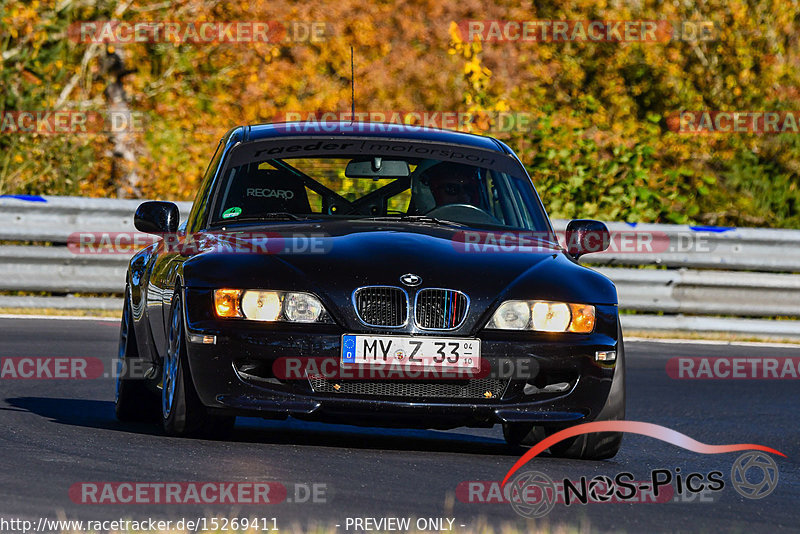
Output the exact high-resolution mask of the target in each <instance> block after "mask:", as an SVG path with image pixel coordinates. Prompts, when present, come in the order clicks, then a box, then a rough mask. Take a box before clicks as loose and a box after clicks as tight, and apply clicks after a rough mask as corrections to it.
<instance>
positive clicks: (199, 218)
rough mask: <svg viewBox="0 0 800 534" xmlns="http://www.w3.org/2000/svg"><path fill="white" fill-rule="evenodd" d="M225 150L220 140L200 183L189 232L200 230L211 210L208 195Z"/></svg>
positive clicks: (190, 216) (189, 220)
mask: <svg viewBox="0 0 800 534" xmlns="http://www.w3.org/2000/svg"><path fill="white" fill-rule="evenodd" d="M223 148H224V146H223V143H222V140H220V142H219V144H217V150H216V152H214V157H212V158H211V162H210V163H209V164H208V168H207V169H206V172H205V174H204V175H203V180H202V181H201V182H200V188H199V189H198V190H197V195H195V197H194V203H193V204H192V211H191V212H189V218H188V224H187V225H186V231H187V232H196V231H197V230H199V229H200V225H201V224H202V223H203V221H204V220H205V218H206V214H207V213H208V209H209V206H208V203H209V199H208V193H209V191H210V190H211V182H212V181H213V178H214V173H215V172H216V171H217V167H219V161H220V159H221V158H222V153H223Z"/></svg>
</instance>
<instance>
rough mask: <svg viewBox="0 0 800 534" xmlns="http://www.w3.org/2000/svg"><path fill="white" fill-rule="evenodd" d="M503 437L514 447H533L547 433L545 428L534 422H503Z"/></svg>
mask: <svg viewBox="0 0 800 534" xmlns="http://www.w3.org/2000/svg"><path fill="white" fill-rule="evenodd" d="M503 437H504V438H505V440H506V443H508V444H509V445H510V446H512V447H533V446H534V445H536V444H537V443H539V442H540V441H542V440H543V439H544V437H545V434H544V428H542V427H540V426H534V425H533V424H532V423H503Z"/></svg>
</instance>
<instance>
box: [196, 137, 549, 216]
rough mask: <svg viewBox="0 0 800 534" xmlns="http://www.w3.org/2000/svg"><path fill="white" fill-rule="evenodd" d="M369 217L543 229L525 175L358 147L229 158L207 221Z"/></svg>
mask: <svg viewBox="0 0 800 534" xmlns="http://www.w3.org/2000/svg"><path fill="white" fill-rule="evenodd" d="M261 152H263V151H261ZM375 217H380V218H386V217H394V218H398V219H412V218H413V219H429V220H436V221H437V222H442V221H447V222H451V223H454V224H457V225H462V226H471V227H487V228H515V229H525V230H537V231H544V232H547V231H548V229H549V225H548V223H547V218H546V215H545V214H544V212H543V210H542V208H541V205H540V203H539V200H538V197H537V196H536V193H535V191H534V189H533V186H532V184H531V183H530V180H529V179H528V178H527V176H513V175H511V174H509V173H507V172H503V170H499V169H496V168H490V167H485V166H479V165H471V164H466V163H460V162H453V161H442V160H441V159H434V158H425V159H423V158H408V157H397V156H390V157H384V156H377V155H366V156H365V155H364V154H353V155H341V154H335V155H330V156H328V155H324V156H315V157H283V158H255V159H253V160H251V161H248V162H246V163H242V164H238V165H233V166H229V167H228V168H227V169H226V170H225V172H224V174H223V175H222V177H221V179H220V180H219V183H218V185H217V192H216V195H215V196H214V207H213V210H212V214H211V219H210V222H211V225H212V226H220V225H231V224H236V223H237V222H238V223H242V224H244V223H248V224H252V223H259V222H269V221H275V220H276V219H307V218H313V219H320V218H338V219H342V218H345V219H366V218H375Z"/></svg>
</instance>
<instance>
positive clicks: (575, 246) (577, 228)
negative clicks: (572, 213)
mask: <svg viewBox="0 0 800 534" xmlns="http://www.w3.org/2000/svg"><path fill="white" fill-rule="evenodd" d="M566 238H567V252H569V253H570V254H571V255H572V257H573V258H575V259H576V260H577V259H578V258H579V257H581V256H583V255H584V254H590V253H592V252H603V251H604V250H606V249H607V248H608V246H609V245H610V244H611V233H610V232H609V231H608V227H607V226H606V225H605V224H604V223H601V222H600V221H593V220H591V219H575V220H574V221H570V222H569V224H568V225H567V234H566Z"/></svg>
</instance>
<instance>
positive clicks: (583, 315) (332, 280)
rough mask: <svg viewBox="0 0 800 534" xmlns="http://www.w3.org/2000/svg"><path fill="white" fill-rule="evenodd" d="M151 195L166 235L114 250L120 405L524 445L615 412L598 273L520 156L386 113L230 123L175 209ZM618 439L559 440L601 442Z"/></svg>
mask: <svg viewBox="0 0 800 534" xmlns="http://www.w3.org/2000/svg"><path fill="white" fill-rule="evenodd" d="M178 218H179V216H178V208H177V207H176V206H175V205H174V204H172V203H169V202H145V203H143V204H142V205H141V206H140V207H139V208H138V210H137V212H136V216H135V225H136V228H137V229H138V230H140V231H143V232H148V233H153V234H159V235H161V236H162V237H163V239H160V240H157V241H156V242H155V243H154V244H153V245H151V246H149V247H147V248H145V249H143V250H141V251H140V252H138V253H137V254H136V255H135V256H134V257H133V258H132V259H131V261H130V266H129V270H128V275H127V284H126V292H125V305H124V312H123V318H122V328H121V335H120V349H119V358H120V365H121V368H122V372H121V373H118V375H119V377H120V378H119V379H118V382H117V400H116V410H117V416H118V417H119V418H120V419H122V420H130V419H142V418H149V417H157V416H159V414H160V417H161V420H162V423H163V426H164V428H165V430H166V432H167V433H169V434H173V435H209V434H211V435H214V434H216V435H224V434H225V433H226V432H227V431H229V430H230V429H231V428H232V427H233V423H234V420H235V416H236V415H244V416H259V417H265V418H286V417H288V416H292V417H295V418H302V419H311V420H321V421H329V422H338V423H346V424H353V425H369V426H402V427H418V428H440V429H444V428H454V427H458V426H477V427H490V426H492V425H495V424H498V423H499V424H502V425H503V430H504V435H505V437H506V440H507V441H508V442H509V443H511V444H514V445H520V444H521V445H530V444H532V443H535V442H536V441H538V440H540V439H542V437H543V436H546V435H548V434H549V433H552V432H555V431H558V430H561V429H563V428H565V427H568V426H571V425H575V424H578V423H583V422H588V421H594V420H610V419H622V418H624V413H625V387H624V386H625V367H624V360H625V358H624V351H623V346H622V335H621V330H620V326H619V319H618V311H617V294H616V289H615V287H614V285H613V284H612V283H611V281H609V280H608V279H607V278H605V277H604V276H602V275H600V274H599V273H597V272H595V271H593V270H591V269H588V268H586V267H583V266H581V265H579V264H578V263H577V261H576V260H577V258H578V257H579V256H580V255H581V254H584V253H586V252H592V251H600V250H604V249H605V248H606V247H607V244H608V230H607V229H606V227H605V225H603V224H602V223H599V222H597V221H589V220H576V221H572V222H571V223H570V225H569V226H568V229H567V235H566V242H567V246H566V248H562V246H560V245H559V243H558V239H557V237H556V234H555V232H554V231H553V228H552V226H551V224H550V221H549V219H548V217H547V214H546V213H545V210H544V208H543V206H542V202H541V200H540V199H539V196H538V195H537V193H536V191H535V189H534V187H533V184H532V183H531V179H530V178H529V176H528V175H527V173H526V171H525V169H524V167H523V165H522V163H521V162H520V160H519V159H518V158H517V156H516V155H515V154H514V153H513V152H512V151H511V149H510V148H509V147H508V146H506V145H505V144H504V143H502V142H500V141H498V140H495V139H492V138H489V137H482V136H477V135H470V134H464V133H456V132H450V131H443V130H432V129H423V128H407V127H401V126H398V125H388V124H361V123H318V124H316V125H311V124H308V123H283V124H263V125H255V126H244V127H237V128H234V129H232V130H231V131H229V132H228V133H227V134H226V135H225V136H224V137H223V138H222V140H221V141H220V143H219V146H218V147H217V149H216V152H215V154H214V156H213V157H212V159H211V163H210V164H209V166H208V170H207V171H206V174H205V177H204V178H203V180H202V183H201V185H200V188H199V191H198V192H197V196H196V198H195V200H194V204H193V206H192V209H191V212H190V213H189V214H188V217H187V218H186V220H185V221H184V222H183V223H182V224H180V225H179V221H178ZM620 441H621V435H620V434H611V433H605V434H589V435H583V436H578V437H575V438H572V439H571V440H567V441H563V442H561V443H559V445H558V447H557V448H551V450H550V452H551V453H552V454H555V455H560V456H567V457H580V458H593V459H599V458H608V457H611V456H613V455H614V454H616V452H617V450H618V449H619V445H620Z"/></svg>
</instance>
